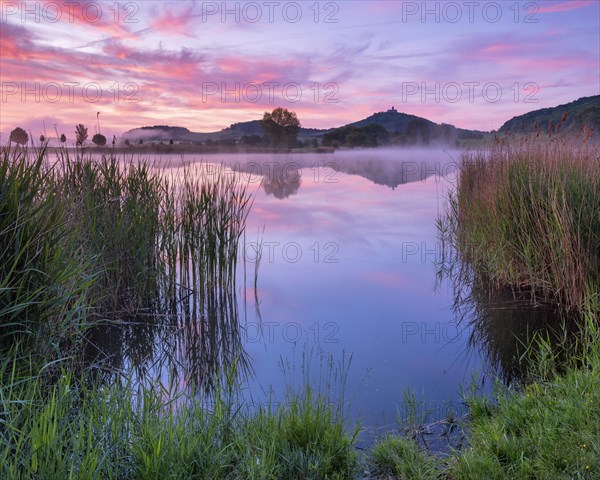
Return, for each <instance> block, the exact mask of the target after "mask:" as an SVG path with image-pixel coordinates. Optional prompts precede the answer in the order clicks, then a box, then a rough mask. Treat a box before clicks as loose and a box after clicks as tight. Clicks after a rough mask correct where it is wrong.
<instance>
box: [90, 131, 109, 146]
mask: <svg viewBox="0 0 600 480" xmlns="http://www.w3.org/2000/svg"><path fill="white" fill-rule="evenodd" d="M92 143H93V144H94V145H97V146H99V147H103V146H104V145H106V137H105V136H104V135H102V134H101V133H97V134H96V135H94V136H93V137H92Z"/></svg>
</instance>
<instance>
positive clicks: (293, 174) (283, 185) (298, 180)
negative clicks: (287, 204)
mask: <svg viewBox="0 0 600 480" xmlns="http://www.w3.org/2000/svg"><path fill="white" fill-rule="evenodd" d="M262 185H263V189H264V190H265V193H266V194H267V195H273V196H274V197H275V198H279V199H284V198H287V197H289V196H290V195H294V194H295V193H297V192H298V190H299V189H300V185H302V176H301V173H300V169H299V167H298V165H296V164H295V163H289V164H284V165H279V164H275V165H273V168H270V169H269V172H268V174H267V175H266V176H265V178H264V179H263V182H262Z"/></svg>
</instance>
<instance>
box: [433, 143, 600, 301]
mask: <svg viewBox="0 0 600 480" xmlns="http://www.w3.org/2000/svg"><path fill="white" fill-rule="evenodd" d="M598 152H599V150H598V145H597V143H596V142H594V141H593V140H592V139H581V138H580V139H577V138H572V137H570V136H556V135H555V136H552V137H550V138H548V137H539V136H537V135H531V136H524V137H514V136H510V137H507V138H504V139H502V140H498V141H497V142H496V143H495V144H494V145H493V146H492V147H491V148H490V149H489V150H485V151H477V152H475V153H470V154H465V156H464V157H463V159H462V167H461V170H460V173H459V178H458V185H457V189H456V191H455V192H454V194H453V195H452V197H451V199H450V208H449V213H448V214H447V216H446V218H444V219H442V220H441V221H440V223H439V224H440V225H441V228H440V231H441V234H442V237H443V238H442V239H443V241H444V242H445V244H446V245H448V244H450V245H451V246H454V247H455V248H456V250H457V251H458V252H459V255H460V257H461V261H464V262H467V263H469V264H471V265H472V266H473V267H474V268H475V269H476V270H477V271H478V275H479V276H480V277H481V276H483V277H485V278H486V279H487V281H489V282H490V284H491V285H492V286H494V287H496V288H502V287H508V288H512V289H514V290H520V291H526V292H529V293H530V296H531V298H532V300H534V301H541V302H552V303H555V304H559V305H561V306H562V307H564V308H565V309H566V310H574V311H579V310H581V309H582V308H583V306H584V305H585V304H586V302H587V301H588V298H592V297H598V295H600V290H599V285H600V154H599V153H598Z"/></svg>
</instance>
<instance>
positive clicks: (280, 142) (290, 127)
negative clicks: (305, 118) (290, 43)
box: [262, 107, 300, 149]
mask: <svg viewBox="0 0 600 480" xmlns="http://www.w3.org/2000/svg"><path fill="white" fill-rule="evenodd" d="M262 127H263V130H264V131H265V132H266V133H267V134H268V135H269V137H270V138H271V143H272V144H273V146H274V147H275V148H277V149H280V148H285V147H289V146H290V145H293V144H294V143H295V142H296V138H297V137H298V132H299V131H300V121H299V120H298V117H297V116H296V113H295V112H290V111H289V110H288V109H287V108H281V107H278V108H276V109H275V110H273V111H272V112H271V113H269V112H265V114H264V116H263V119H262Z"/></svg>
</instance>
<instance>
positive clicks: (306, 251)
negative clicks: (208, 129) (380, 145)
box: [92, 149, 528, 430]
mask: <svg viewBox="0 0 600 480" xmlns="http://www.w3.org/2000/svg"><path fill="white" fill-rule="evenodd" d="M459 156H460V154H459V152H456V151H445V150H442V149H439V150H435V149H431V150H363V151H345V152H344V151H342V152H336V153H332V154H277V155H275V154H271V155H265V154H260V155H259V154H255V155H254V154H248V155H243V154H223V155H219V154H214V155H204V156H203V157H202V158H200V157H194V156H191V155H189V156H188V155H186V156H183V157H180V158H170V157H160V158H157V159H155V160H156V162H157V163H158V164H160V167H161V168H164V169H165V171H167V172H169V173H176V172H178V171H179V170H180V169H181V168H182V165H185V164H194V163H197V164H202V168H203V169H204V171H205V173H206V172H208V175H212V174H215V175H216V172H217V171H220V170H222V171H223V172H225V174H228V175H235V176H236V178H238V181H240V182H244V183H247V185H248V188H249V191H250V192H251V193H252V195H253V204H252V207H251V210H250V213H249V215H248V218H247V223H246V230H245V235H244V238H242V246H241V247H240V248H241V250H242V251H243V255H241V257H245V261H243V260H240V261H239V263H238V270H237V279H236V288H235V292H236V293H235V298H231V299H228V300H227V301H226V302H225V303H222V305H226V308H225V309H224V310H227V311H224V310H223V311H220V313H219V315H221V316H222V318H221V317H220V318H221V319H220V320H219V322H217V323H218V325H217V326H216V327H214V326H211V327H207V326H206V325H204V324H203V322H204V323H206V319H207V318H210V317H209V316H206V317H204V316H202V315H200V316H199V317H197V318H196V319H195V320H194V321H193V322H192V324H190V322H186V321H183V320H182V321H178V322H176V323H175V326H174V328H173V325H172V324H171V327H172V328H170V329H167V330H165V332H166V333H164V332H163V334H160V335H156V334H155V333H153V332H150V330H148V325H147V323H146V321H145V320H144V318H135V319H128V321H127V323H126V324H125V325H124V326H119V327H110V328H108V329H103V330H101V331H100V330H99V331H97V332H96V333H95V335H94V336H93V338H92V343H93V344H94V345H96V346H97V347H99V348H100V350H102V351H103V352H104V354H105V356H106V358H108V359H109V364H111V365H112V368H113V369H122V370H126V371H127V370H128V369H130V368H133V367H135V370H136V372H137V376H138V378H142V377H143V376H148V377H149V378H150V377H152V378H156V377H158V378H159V379H160V381H161V382H162V383H163V384H164V385H168V386H169V388H170V389H173V390H174V391H185V390H186V389H189V388H191V387H192V386H195V385H198V384H200V385H202V386H204V387H206V388H208V389H210V388H211V387H214V384H212V383H211V381H207V378H209V377H210V376H211V375H212V373H211V372H214V371H215V370H216V369H219V368H221V367H222V366H226V365H228V364H232V363H236V365H238V369H239V372H238V373H239V376H240V377H242V378H243V379H244V382H243V389H242V392H241V394H242V396H243V397H244V398H245V399H247V400H248V401H251V402H254V403H265V402H269V401H271V402H278V401H284V400H285V391H286V389H287V388H296V389H298V388H301V387H302V385H304V384H305V383H310V384H311V385H313V387H314V388H316V389H320V390H322V391H328V392H329V394H330V398H331V400H332V401H335V402H344V405H345V406H346V407H347V414H348V418H349V421H351V422H355V421H360V422H361V424H362V425H363V427H366V428H370V429H371V428H372V429H380V430H387V429H391V428H396V427H397V426H398V425H397V423H396V422H397V419H398V417H399V416H400V417H403V416H404V415H405V413H406V412H405V411H404V407H403V401H404V398H405V396H406V394H407V392H411V394H412V395H413V397H414V398H415V399H416V400H417V401H418V402H422V404H423V405H422V407H423V411H424V412H425V417H424V418H425V419H428V420H434V419H438V418H444V417H446V416H447V415H449V413H450V412H455V413H456V414H460V413H462V412H464V408H463V406H462V402H461V388H464V389H468V388H469V385H470V384H471V382H472V381H475V382H476V383H477V384H478V385H479V386H480V387H481V388H482V390H483V391H484V392H487V391H489V385H488V382H486V381H485V379H486V378H488V376H489V374H490V373H493V372H502V371H503V369H504V370H505V371H504V373H505V374H506V373H508V374H510V373H511V372H510V371H509V370H510V368H512V366H510V365H509V364H510V362H513V361H514V359H515V358H516V355H517V354H516V350H515V349H514V344H515V343H517V340H516V339H515V336H514V335H513V334H514V332H515V331H523V330H524V329H526V327H524V326H523V325H525V323H524V322H522V319H521V320H519V321H515V322H513V323H512V324H511V329H508V330H507V329H504V328H496V329H495V330H494V327H493V326H497V325H500V326H502V318H500V319H495V320H494V322H495V323H493V326H492V327H490V326H489V325H490V324H486V323H485V322H483V324H484V325H485V328H486V330H485V332H484V333H483V334H482V332H481V329H479V330H477V328H475V330H476V331H474V325H475V326H476V325H477V323H476V322H475V323H474V322H473V321H467V320H465V319H464V318H463V317H464V315H460V314H459V313H457V312H456V311H455V309H453V305H454V301H455V288H454V286H453V285H452V284H451V282H448V281H446V280H444V279H442V280H441V281H440V279H439V278H438V277H437V271H438V264H439V262H440V261H441V259H442V258H441V253H442V249H441V246H440V242H439V241H438V230H437V228H436V219H437V218H438V216H439V215H440V214H441V213H442V212H443V210H444V208H445V202H446V199H447V195H448V192H449V190H450V189H452V188H453V186H454V185H455V183H456V172H457V168H458V164H459V160H458V159H459ZM511 301H512V300H510V299H506V298H505V299H500V300H499V303H500V304H502V305H505V306H506V305H509V304H510V303H511ZM513 303H514V302H513ZM492 310H494V311H497V310H496V309H492ZM501 311H502V310H501ZM519 311H520V312H521V314H522V315H521V317H527V316H528V312H527V310H523V309H522V308H521V307H519ZM480 315H481V316H485V315H484V314H481V313H480ZM461 318H463V320H462V321H459V320H461ZM223 319H226V320H223ZM498 322H500V323H498ZM208 323H210V322H208ZM213 327H214V328H213ZM174 332H175V333H177V335H176V338H177V339H176V340H173V338H174V337H173V336H172V334H173V333H174ZM486 332H487V333H486ZM490 332H492V333H491V334H490ZM498 332H501V334H500V333H498ZM486 335H487V336H486ZM517 336H518V335H517ZM484 337H485V338H487V340H485V338H484ZM490 337H492V341H491V342H490ZM498 337H502V339H503V342H504V343H502V344H501V345H500V342H496V343H494V339H495V338H498ZM478 340H480V341H478ZM498 345H500V346H498ZM494 346H495V347H494ZM503 352H507V353H503ZM505 357H506V359H507V360H506V359H505ZM507 365H509V366H508V367H507ZM509 376H510V375H509ZM153 381H154V380H153ZM342 392H344V394H343V395H342Z"/></svg>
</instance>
